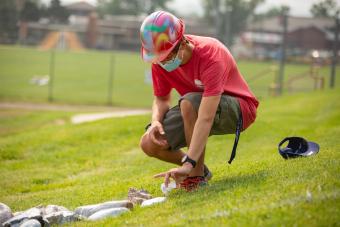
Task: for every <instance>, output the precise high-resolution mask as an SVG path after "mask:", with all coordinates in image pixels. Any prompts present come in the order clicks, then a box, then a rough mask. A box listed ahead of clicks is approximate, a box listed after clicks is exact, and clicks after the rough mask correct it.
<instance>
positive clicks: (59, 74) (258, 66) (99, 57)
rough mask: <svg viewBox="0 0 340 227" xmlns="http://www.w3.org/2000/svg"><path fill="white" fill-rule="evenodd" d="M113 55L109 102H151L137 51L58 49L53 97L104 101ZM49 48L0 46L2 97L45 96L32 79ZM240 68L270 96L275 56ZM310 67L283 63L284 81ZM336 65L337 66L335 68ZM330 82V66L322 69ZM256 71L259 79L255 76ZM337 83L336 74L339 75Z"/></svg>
mask: <svg viewBox="0 0 340 227" xmlns="http://www.w3.org/2000/svg"><path fill="white" fill-rule="evenodd" d="M111 55H112V56H113V61H112V62H113V70H112V72H113V74H112V75H113V82H112V86H113V95H112V99H113V104H114V105H119V106H129V107H149V106H151V99H152V88H151V85H150V84H149V83H146V82H145V80H146V76H145V74H147V73H148V72H149V71H150V70H149V68H150V66H149V65H148V64H144V63H143V62H142V60H141V58H140V55H139V54H138V53H126V52H114V53H110V52H98V51H84V52H69V51H56V53H55V63H54V67H55V72H54V80H53V84H54V88H53V97H54V100H55V102H57V103H77V104H106V103H107V100H108V84H109V75H110V70H111V69H110V62H111ZM50 58H51V52H49V51H39V50H37V49H33V48H23V47H15V46H0V101H30V102H47V100H48V86H37V85H33V84H30V80H31V79H32V78H33V77H34V76H43V75H49V74H50V70H49V69H50ZM238 65H239V68H240V71H241V72H242V74H243V75H244V77H245V78H246V79H247V80H248V81H249V85H250V87H251V88H252V90H253V92H254V93H255V94H256V96H258V97H259V98H264V97H267V96H268V92H269V86H270V84H272V83H273V82H274V78H275V76H276V74H275V73H274V72H270V73H268V74H264V75H263V73H265V71H267V70H268V69H270V68H272V67H273V66H274V67H275V66H276V67H277V66H278V63H277V62H273V63H270V62H252V61H240V62H238ZM308 71H309V65H294V64H287V66H286V69H285V81H286V82H287V81H288V80H289V79H290V78H292V77H293V76H295V75H298V74H301V73H305V72H308ZM338 71H339V68H338ZM320 75H322V76H323V77H325V85H326V87H327V86H328V78H329V67H328V66H325V67H322V68H321V69H320ZM255 77H257V79H254V78H255ZM336 82H337V85H338V86H340V80H337V81H336ZM292 87H293V90H298V91H301V90H302V91H311V90H312V89H313V80H312V79H311V78H309V77H307V78H303V79H301V80H297V81H294V82H293V83H292Z"/></svg>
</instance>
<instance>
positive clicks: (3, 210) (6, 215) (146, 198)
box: [0, 188, 166, 227]
mask: <svg viewBox="0 0 340 227" xmlns="http://www.w3.org/2000/svg"><path fill="white" fill-rule="evenodd" d="M165 200H166V198H165V197H157V198H152V196H151V195H150V194H149V193H148V192H147V191H144V190H137V189H134V188H130V189H129V192H128V199H127V200H120V201H109V202H104V203H100V204H92V205H86V206H81V207H78V208H76V209H75V210H74V211H70V210H68V209H67V208H65V207H62V206H57V205H48V206H37V207H33V208H31V209H28V210H26V211H22V212H16V213H12V211H11V209H10V208H9V207H8V206H7V205H5V204H3V203H0V226H4V227H41V226H43V227H45V226H50V225H54V224H58V225H60V224H64V223H67V222H74V221H81V220H89V221H97V220H101V219H104V218H107V217H116V216H118V215H120V214H122V213H125V212H130V211H131V210H132V209H133V207H134V206H136V205H140V206H141V207H146V206H150V205H153V204H156V203H161V202H164V201H165Z"/></svg>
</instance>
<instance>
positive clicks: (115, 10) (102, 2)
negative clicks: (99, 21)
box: [98, 0, 171, 15]
mask: <svg viewBox="0 0 340 227" xmlns="http://www.w3.org/2000/svg"><path fill="white" fill-rule="evenodd" d="M169 1H171V0H98V11H99V14H100V15H104V14H111V15H124V14H125V15H140V14H142V13H147V14H149V13H151V12H153V11H155V10H157V9H163V10H166V9H167V7H166V3H167V2H169Z"/></svg>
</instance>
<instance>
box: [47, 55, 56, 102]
mask: <svg viewBox="0 0 340 227" xmlns="http://www.w3.org/2000/svg"><path fill="white" fill-rule="evenodd" d="M54 61H55V50H54V49H52V50H51V54H50V80H49V83H48V85H49V86H48V101H49V102H53V82H54V65H55V63H54Z"/></svg>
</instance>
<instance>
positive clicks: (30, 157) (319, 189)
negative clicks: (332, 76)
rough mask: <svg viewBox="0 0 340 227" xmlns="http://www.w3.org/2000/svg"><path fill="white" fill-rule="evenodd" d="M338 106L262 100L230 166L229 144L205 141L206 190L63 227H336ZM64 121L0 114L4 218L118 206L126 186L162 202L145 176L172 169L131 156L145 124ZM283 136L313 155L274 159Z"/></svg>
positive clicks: (325, 99) (324, 97)
mask: <svg viewBox="0 0 340 227" xmlns="http://www.w3.org/2000/svg"><path fill="white" fill-rule="evenodd" d="M339 98H340V90H339V89H337V90H333V91H329V90H327V91H324V92H311V93H309V94H307V95H306V94H298V95H286V96H283V97H280V98H273V99H267V100H265V101H262V102H261V104H260V107H259V111H258V118H257V121H256V123H255V124H254V125H253V126H252V127H250V128H249V129H248V130H247V131H246V132H245V133H243V134H242V135H241V138H240V143H239V147H238V154H237V156H236V159H235V160H234V161H233V163H232V165H228V164H226V162H227V159H228V158H229V156H230V151H231V148H232V144H233V139H234V136H232V135H230V136H227V137H226V136H217V137H211V138H210V139H209V143H208V146H207V152H206V163H207V165H208V166H209V168H210V169H211V170H212V172H213V173H214V177H213V179H212V180H211V181H210V182H209V186H208V187H206V188H203V189H201V190H199V191H197V192H193V193H185V192H183V191H175V192H172V193H171V194H170V196H169V199H168V201H167V202H165V203H163V204H159V205H156V206H153V207H149V208H135V209H134V210H133V211H132V212H130V213H128V214H123V215H121V216H119V217H117V218H109V219H106V220H104V221H100V222H79V223H76V224H74V223H73V224H72V226H75V225H76V226H168V225H174V226H181V225H187V226H202V225H203V226H218V225H220V226H339V225H340V224H339V223H340V215H339V214H340V153H339V150H340V145H339V138H340V102H339ZM71 115H72V113H71V112H67V113H64V112H34V111H23V110H0V135H1V136H0V178H1V187H0V201H1V202H3V203H5V204H7V205H9V206H10V207H11V208H12V210H13V211H19V210H24V209H27V208H30V207H33V206H36V205H39V204H44V205H47V204H57V205H62V206H65V207H67V208H69V209H74V208H76V207H77V206H80V205H86V204H92V203H100V202H104V201H108V200H120V199H124V198H126V197H127V191H128V188H129V187H138V188H144V189H147V190H149V192H150V193H151V194H153V195H154V196H161V195H162V194H161V191H160V187H159V186H160V183H161V180H159V179H153V178H152V176H153V175H154V174H156V173H158V172H161V171H164V170H167V169H168V168H170V167H173V165H171V164H166V163H162V162H160V161H158V160H155V159H151V158H148V157H146V156H145V155H144V154H143V153H142V152H141V150H140V149H139V148H138V142H139V138H140V136H141V135H142V133H143V128H144V126H145V125H146V124H147V123H148V121H149V119H150V116H139V117H126V118H120V119H107V120H102V121H98V122H93V123H86V124H81V125H71V124H70V123H69V117H70V116H71ZM58 122H59V123H58ZM60 122H65V124H61V123H60ZM286 136H303V137H305V138H307V139H309V140H311V141H315V142H317V143H319V144H320V147H321V150H320V153H319V154H318V155H316V156H314V157H310V158H301V159H294V160H288V161H286V160H284V159H282V158H281V156H280V155H279V154H278V151H277V144H278V143H279V142H280V140H281V139H283V138H284V137H286ZM307 192H308V193H310V194H311V197H308V196H307Z"/></svg>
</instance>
